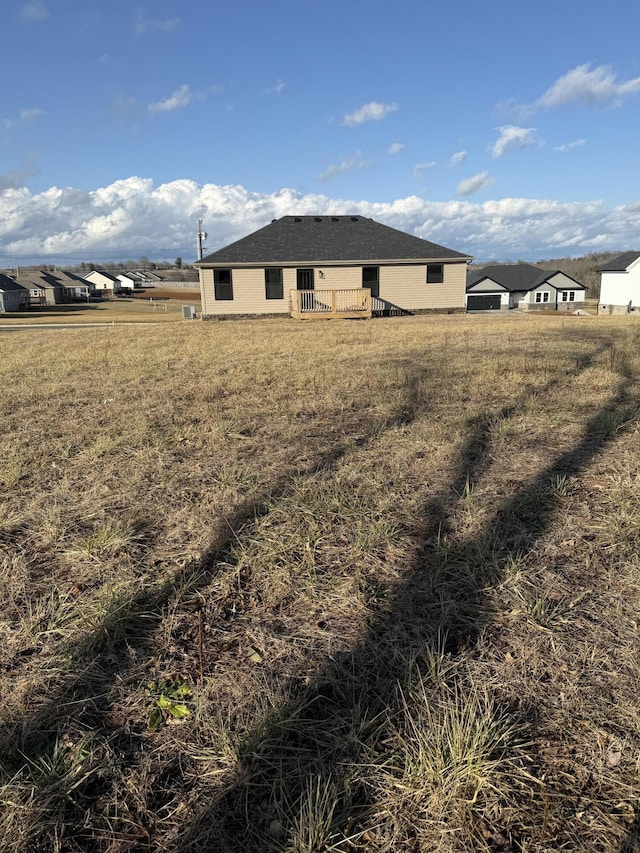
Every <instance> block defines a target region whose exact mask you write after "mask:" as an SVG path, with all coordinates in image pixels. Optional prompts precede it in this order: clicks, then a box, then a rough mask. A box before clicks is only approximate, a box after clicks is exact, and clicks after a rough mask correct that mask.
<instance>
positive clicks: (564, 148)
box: [553, 139, 587, 151]
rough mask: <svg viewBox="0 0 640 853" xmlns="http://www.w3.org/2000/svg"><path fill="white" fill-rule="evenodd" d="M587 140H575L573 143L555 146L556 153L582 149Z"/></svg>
mask: <svg viewBox="0 0 640 853" xmlns="http://www.w3.org/2000/svg"><path fill="white" fill-rule="evenodd" d="M586 141H587V140H586V139H574V140H573V142H566V143H565V144H564V145H556V146H554V149H553V150H554V151H573V149H574V148H580V147H581V146H582V145H584V144H585V143H586Z"/></svg>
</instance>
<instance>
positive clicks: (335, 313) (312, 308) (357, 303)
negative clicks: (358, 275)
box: [289, 287, 371, 320]
mask: <svg viewBox="0 0 640 853" xmlns="http://www.w3.org/2000/svg"><path fill="white" fill-rule="evenodd" d="M289 299H290V302H289V313H290V314H291V316H292V317H293V318H294V319H296V320H349V319H358V318H363V317H364V318H370V317H371V290H370V289H369V288H368V287H358V288H350V289H349V290H291V291H289Z"/></svg>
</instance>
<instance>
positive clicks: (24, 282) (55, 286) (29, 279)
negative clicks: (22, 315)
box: [16, 271, 69, 306]
mask: <svg viewBox="0 0 640 853" xmlns="http://www.w3.org/2000/svg"><path fill="white" fill-rule="evenodd" d="M44 275H47V273H45V272H43V271H40V272H37V273H32V274H31V275H18V276H16V281H17V282H18V284H20V285H21V286H22V287H24V288H26V289H27V290H28V291H29V297H30V304H31V305H35V306H45V305H61V304H62V303H63V302H68V301H69V299H68V297H67V296H65V293H64V287H63V285H62V282H60V281H58V280H57V279H56V280H53V279H44V278H43V276H44Z"/></svg>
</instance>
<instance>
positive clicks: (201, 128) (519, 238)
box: [0, 0, 640, 266]
mask: <svg viewBox="0 0 640 853" xmlns="http://www.w3.org/2000/svg"><path fill="white" fill-rule="evenodd" d="M0 23H1V26H2V32H3V36H4V38H3V66H4V69H5V75H4V80H3V84H2V98H1V99H0V265H3V266H9V265H14V264H16V263H18V262H21V261H22V262H23V263H24V262H25V259H26V258H29V257H31V256H34V255H42V256H43V257H44V256H47V255H48V256H50V257H65V256H66V257H68V258H69V259H70V260H72V259H75V258H78V259H82V258H88V257H91V258H93V259H95V260H102V259H108V258H112V257H136V256H139V255H147V256H149V257H158V256H163V257H164V256H166V257H171V256H172V255H173V256H175V255H177V254H180V255H182V256H184V257H185V259H192V258H193V256H194V255H195V231H196V223H197V219H198V218H200V217H201V218H203V220H204V227H205V229H206V230H207V231H208V233H209V238H208V241H207V247H208V249H209V250H211V251H213V250H214V249H216V248H218V247H219V246H221V245H224V244H225V243H227V242H229V241H230V240H233V239H237V238H238V237H240V236H242V235H243V234H246V233H248V232H250V231H252V230H254V229H255V228H259V227H261V226H262V225H264V224H266V223H268V222H269V221H270V220H271V219H272V218H274V217H277V216H281V215H285V214H288V213H296V212H300V213H327V212H355V211H357V212H360V213H362V214H364V215H367V216H372V217H373V218H374V219H377V220H379V221H382V222H385V223H387V224H389V225H392V226H394V227H398V228H402V229H403V230H406V231H410V232H411V233H415V234H417V235H418V236H421V237H424V238H426V239H431V240H433V241H434V242H438V243H442V244H444V245H447V246H449V247H451V248H455V249H458V250H460V251H464V252H468V253H470V254H472V255H474V256H476V258H478V259H487V260H488V259H493V258H499V259H507V258H512V259H516V258H528V259H535V258H536V257H558V256H561V255H565V254H568V255H578V254H582V253H584V252H588V251H607V250H610V251H622V250H626V249H635V248H639V247H640V235H639V233H638V231H639V228H640V186H639V182H638V177H639V176H640V145H639V144H638V139H640V109H639V108H640V53H639V52H638V49H637V33H638V31H639V29H640V28H639V26H638V25H639V24H640V4H638V3H637V0H634V2H631V0H613V2H610V3H608V4H597V5H596V4H593V5H591V4H590V5H589V6H588V7H587V6H585V5H584V3H583V2H577V0H559V2H558V0H556V2H553V3H552V2H549V0H540V2H538V3H536V4H531V5H529V4H526V5H525V4H518V3H513V2H502V0H487V2H485V3H484V4H479V3H477V2H467V0H462V2H449V3H438V4H436V3H431V2H425V0H423V2H409V0H396V2H393V3H388V2H379V1H378V2H376V1H375V0H373V2H372V0H367V2H364V0H342V2H335V0H324V2H322V3H318V2H310V0H237V2H235V3H222V2H220V3H206V2H202V3H199V4H180V5H178V4H176V3H170V2H164V0H156V2H154V3H153V4H151V3H148V4H136V3H135V2H134V3H131V2H122V0H112V2H108V3H107V2H102V0H95V1H94V2H90V0H85V2H80V0H5V2H4V3H3V5H2V11H0ZM7 69H11V72H10V74H8V75H7V74H6V70H7Z"/></svg>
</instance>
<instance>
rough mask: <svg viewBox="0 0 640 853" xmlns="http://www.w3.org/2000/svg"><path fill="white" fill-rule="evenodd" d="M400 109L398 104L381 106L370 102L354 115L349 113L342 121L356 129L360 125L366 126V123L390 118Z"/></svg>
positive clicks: (375, 102)
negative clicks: (389, 116)
mask: <svg viewBox="0 0 640 853" xmlns="http://www.w3.org/2000/svg"><path fill="white" fill-rule="evenodd" d="M397 109H398V105H397V104H379V103H378V102H377V101H370V102H369V103H368V104H364V105H363V106H361V107H359V108H358V109H357V110H354V112H352V113H347V114H346V115H345V117H344V119H343V121H342V123H343V124H344V125H346V126H347V127H355V126H356V125H358V124H364V122H366V121H381V119H383V118H385V116H388V115H389V113H394V112H395V111H396V110H397Z"/></svg>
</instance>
